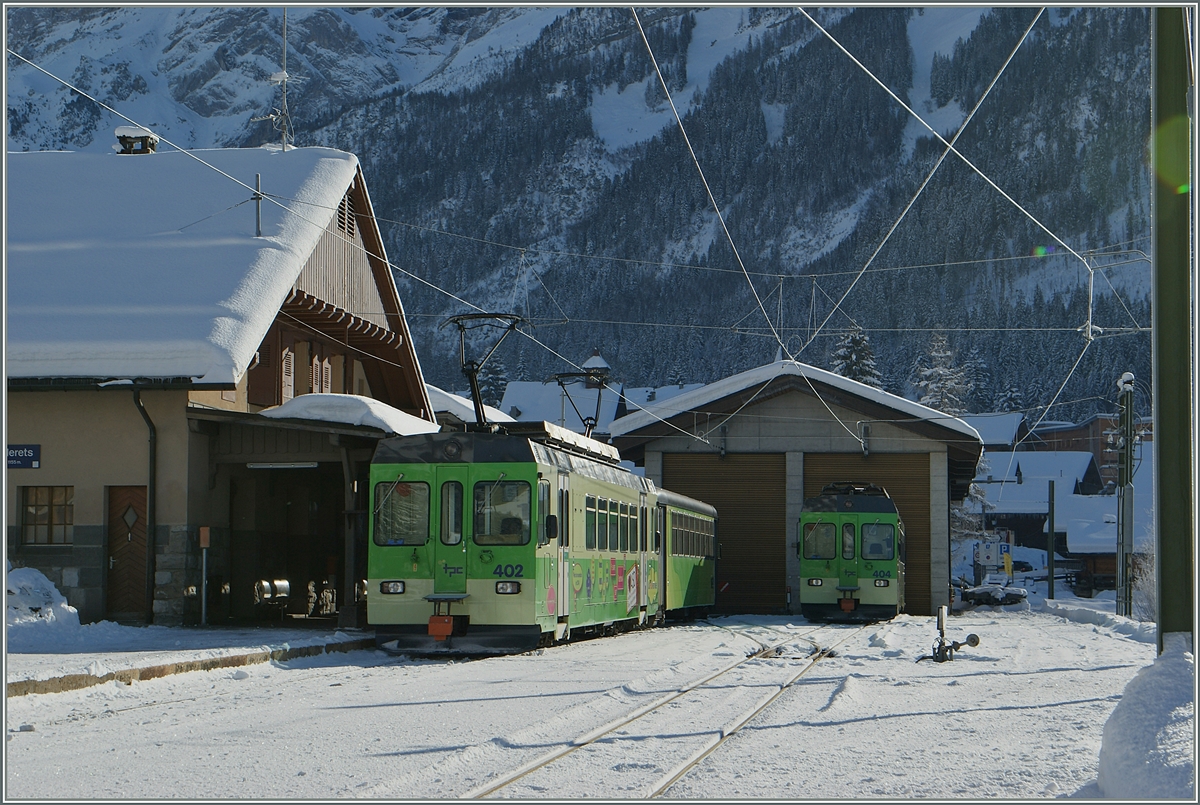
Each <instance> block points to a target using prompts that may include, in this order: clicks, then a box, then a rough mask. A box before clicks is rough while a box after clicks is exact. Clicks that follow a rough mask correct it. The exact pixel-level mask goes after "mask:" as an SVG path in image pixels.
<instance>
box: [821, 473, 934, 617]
mask: <svg viewBox="0 0 1200 805" xmlns="http://www.w3.org/2000/svg"><path fill="white" fill-rule="evenodd" d="M845 482H850V483H862V484H876V485H878V486H882V487H883V488H884V489H886V490H887V491H888V494H889V495H891V496H892V500H893V501H894V502H895V504H896V510H897V511H898V512H900V519H901V521H903V523H904V534H905V538H906V540H907V543H908V547H907V551H906V561H905V565H904V572H905V581H904V598H905V601H906V607H905V611H906V612H907V613H908V614H910V615H932V614H933V612H932V605H931V596H930V565H929V562H930V558H929V554H930V523H929V454H928V453H893V454H888V453H872V454H871V455H869V456H866V457H864V456H862V455H860V454H857V453H805V454H804V497H805V498H812V497H816V496H817V495H819V494H821V489H822V488H823V487H824V486H825V485H826V484H832V483H845Z"/></svg>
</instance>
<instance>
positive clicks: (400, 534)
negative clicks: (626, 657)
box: [375, 481, 429, 545]
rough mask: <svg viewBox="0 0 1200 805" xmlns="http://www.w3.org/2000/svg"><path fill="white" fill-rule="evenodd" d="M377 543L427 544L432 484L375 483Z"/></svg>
mask: <svg viewBox="0 0 1200 805" xmlns="http://www.w3.org/2000/svg"><path fill="white" fill-rule="evenodd" d="M375 499H376V500H378V501H379V502H378V503H376V504H375V544H376V545H424V544H425V543H426V542H427V541H428V540H429V484H427V483H402V482H399V481H397V482H395V483H393V482H391V481H385V482H383V483H379V484H375Z"/></svg>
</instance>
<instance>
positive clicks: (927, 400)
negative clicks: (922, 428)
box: [915, 332, 971, 416]
mask: <svg viewBox="0 0 1200 805" xmlns="http://www.w3.org/2000/svg"><path fill="white" fill-rule="evenodd" d="M915 385H916V387H917V391H918V392H919V393H920V395H921V396H920V398H919V399H918V400H917V402H919V403H921V405H925V406H928V407H930V408H932V409H934V410H936V411H941V412H942V413H943V414H950V415H951V416H959V415H960V414H965V413H966V412H967V406H966V403H967V399H968V398H969V397H970V394H971V386H970V383H968V381H967V378H966V376H965V375H964V373H963V370H962V368H961V367H959V366H956V365H955V363H954V351H953V350H951V349H950V344H949V342H948V341H947V339H946V335H945V333H937V332H935V333H934V334H933V335H932V336H931V337H930V340H929V352H928V353H927V354H925V355H922V356H921V357H920V358H918V359H917V369H916V383H915Z"/></svg>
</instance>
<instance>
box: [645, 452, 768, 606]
mask: <svg viewBox="0 0 1200 805" xmlns="http://www.w3.org/2000/svg"><path fill="white" fill-rule="evenodd" d="M786 474H787V462H786V460H785V457H784V455H783V454H782V453H728V454H726V455H725V457H724V458H721V457H720V456H717V455H715V454H700V455H695V454H689V453H665V454H663V486H665V487H666V488H667V489H669V490H671V491H672V492H678V493H680V494H681V495H688V496H689V497H693V498H696V499H698V500H703V501H704V502H705V503H708V504H711V505H712V506H714V507H715V508H716V510H717V542H718V543H719V544H720V546H721V559H720V561H718V562H717V603H716V609H717V610H718V611H720V612H727V613H756V614H773V613H780V612H784V611H786V607H787V595H786V591H787V572H786V559H787V555H786V550H787V548H786V545H787V511H786V500H785V497H784V495H785V488H786Z"/></svg>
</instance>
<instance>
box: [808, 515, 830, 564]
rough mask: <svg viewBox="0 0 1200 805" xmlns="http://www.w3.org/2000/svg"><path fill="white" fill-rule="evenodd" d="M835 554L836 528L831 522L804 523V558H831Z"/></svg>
mask: <svg viewBox="0 0 1200 805" xmlns="http://www.w3.org/2000/svg"><path fill="white" fill-rule="evenodd" d="M836 555H837V529H836V528H834V525H833V523H805V524H804V558H805V559H833V558H834V557H835V556H836Z"/></svg>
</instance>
